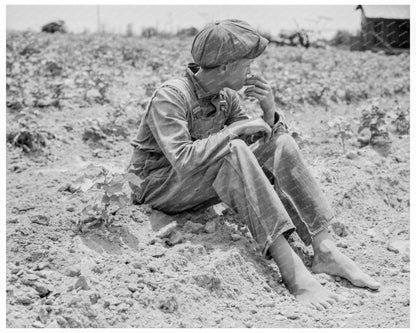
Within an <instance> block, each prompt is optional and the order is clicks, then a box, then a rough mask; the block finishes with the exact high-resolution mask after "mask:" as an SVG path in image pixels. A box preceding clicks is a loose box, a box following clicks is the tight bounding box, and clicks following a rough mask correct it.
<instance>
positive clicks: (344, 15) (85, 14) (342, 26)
mask: <svg viewBox="0 0 416 333" xmlns="http://www.w3.org/2000/svg"><path fill="white" fill-rule="evenodd" d="M355 8H356V6H353V5H336V6H329V5H325V6H321V5H308V6H301V5H296V6H287V5H279V6H277V5H276V6H270V5H267V6H266V5H262V6H258V5H223V6H218V5H216V6H207V5H163V6H162V5H157V6H149V5H141V6H131V5H118V6H117V5H103V6H91V5H82V6H78V5H70V6H69V5H68V6H63V5H49V6H44V5H36V6H28V5H19V6H17V5H9V6H7V24H6V27H7V29H8V30H36V31H39V29H40V28H41V27H42V25H43V24H45V23H47V22H49V21H53V20H63V21H65V23H66V25H67V27H68V30H69V31H70V32H74V33H82V32H97V31H99V32H110V33H120V34H124V33H126V31H129V32H130V33H133V34H140V33H141V32H142V30H143V29H145V28H147V27H153V28H155V29H157V30H158V31H159V32H165V33H177V32H178V31H179V30H181V29H184V28H189V27H195V28H197V29H200V28H202V27H203V26H204V25H205V24H206V23H208V22H210V21H214V20H220V19H226V18H237V19H242V20H246V21H247V22H249V23H250V24H251V25H252V26H254V27H256V28H257V29H259V30H262V31H265V32H268V33H270V34H271V35H277V34H278V33H279V32H281V31H282V30H298V29H305V30H309V31H310V34H311V35H314V36H315V37H316V38H331V37H332V36H333V35H334V34H335V33H336V32H337V31H338V30H346V31H349V32H352V33H354V32H356V31H357V30H359V28H360V12H359V11H357V10H355Z"/></svg>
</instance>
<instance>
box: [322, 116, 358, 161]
mask: <svg viewBox="0 0 416 333" xmlns="http://www.w3.org/2000/svg"><path fill="white" fill-rule="evenodd" d="M328 126H329V128H330V133H332V135H333V136H334V137H335V138H340V139H341V143H342V150H343V152H344V154H345V153H346V151H345V141H346V140H348V139H351V138H352V136H353V132H352V130H351V123H350V122H348V121H347V120H345V118H343V117H338V118H335V119H334V120H331V121H329V122H328Z"/></svg>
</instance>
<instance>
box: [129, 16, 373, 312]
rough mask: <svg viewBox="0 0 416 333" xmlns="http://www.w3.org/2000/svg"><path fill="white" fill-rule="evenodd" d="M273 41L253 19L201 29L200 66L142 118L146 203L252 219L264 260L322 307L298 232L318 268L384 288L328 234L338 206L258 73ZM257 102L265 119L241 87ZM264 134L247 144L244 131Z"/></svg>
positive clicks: (196, 55)
mask: <svg viewBox="0 0 416 333" xmlns="http://www.w3.org/2000/svg"><path fill="white" fill-rule="evenodd" d="M267 44H268V42H267V40H266V39H265V38H263V37H261V36H260V35H259V34H258V33H257V32H256V31H255V30H254V29H253V28H252V27H251V26H250V25H248V24H247V23H246V22H243V21H239V20H224V21H220V22H216V23H214V24H210V25H208V26H207V27H205V28H204V29H203V30H202V31H200V32H199V33H198V34H197V35H196V37H195V38H194V41H193V44H192V51H191V53H192V56H193V59H194V61H195V63H196V64H189V65H188V68H187V71H186V75H185V76H184V77H181V78H178V79H173V80H169V81H167V82H165V83H163V84H162V85H161V86H160V87H159V88H158V89H157V90H156V91H155V92H154V94H153V96H152V98H151V101H150V102H149V105H148V107H147V110H146V113H145V115H144V117H143V119H142V121H141V124H140V127H139V131H138V134H137V137H136V138H135V139H134V140H133V142H132V144H133V146H134V152H133V156H132V160H131V164H130V166H129V171H130V172H133V173H135V174H136V175H137V176H139V177H140V178H141V179H142V180H143V182H142V184H141V186H134V185H131V186H132V189H133V197H134V199H135V202H136V203H138V204H142V203H146V204H149V205H150V206H151V207H153V208H155V209H158V210H161V211H163V212H165V213H168V214H174V213H179V212H182V211H185V210H189V209H193V208H197V207H205V206H206V207H208V206H210V205H213V204H216V203H219V202H224V203H226V204H227V205H228V206H229V207H231V208H232V209H233V210H234V211H236V212H237V213H238V216H239V217H240V218H241V219H242V220H243V221H244V223H245V224H246V225H247V227H248V228H249V230H250V232H251V234H252V236H253V238H254V239H255V240H256V241H257V242H258V244H259V245H260V246H261V248H262V249H263V251H262V253H263V255H264V256H265V257H269V256H271V257H272V258H273V259H274V260H275V261H276V263H277V265H278V267H279V270H280V272H281V274H282V277H283V281H284V283H285V285H286V286H287V288H288V289H289V291H290V292H291V293H292V294H294V295H295V296H296V297H297V298H298V299H299V300H301V301H303V302H306V303H309V304H312V305H313V306H315V307H316V308H318V309H323V308H327V307H329V306H330V305H331V304H333V303H334V302H335V301H336V300H337V299H338V297H337V295H335V294H333V293H331V292H330V291H328V290H327V289H325V288H324V287H322V286H321V284H320V283H319V282H318V281H316V280H315V279H314V277H313V276H312V274H311V273H310V272H309V271H308V270H307V269H306V267H305V266H304V265H303V262H302V261H301V260H300V258H299V257H298V256H297V255H296V254H295V253H294V251H293V250H292V249H291V247H290V246H289V244H288V242H287V237H288V236H289V235H290V234H291V233H292V232H293V231H295V230H296V231H297V232H298V234H299V235H300V237H301V238H302V239H303V241H304V242H305V243H306V244H312V247H313V250H314V260H313V265H312V271H313V272H315V273H327V274H331V275H336V276H341V277H344V278H346V279H348V280H349V281H350V282H351V283H353V284H354V285H356V286H358V287H368V288H371V289H378V288H379V287H380V284H379V283H378V282H377V281H375V280H374V279H373V278H371V277H370V276H369V275H367V274H365V273H364V272H362V271H361V270H360V269H359V268H358V266H357V265H356V264H355V263H354V262H353V261H352V260H351V259H349V258H348V257H346V256H345V255H344V254H342V253H341V252H340V251H339V250H338V248H337V247H336V245H335V243H334V240H333V239H332V237H331V234H330V232H329V230H328V227H329V225H330V223H331V220H332V219H333V212H332V210H331V208H330V206H329V204H328V202H327V200H326V199H325V197H324V195H323V193H322V191H321V190H320V188H319V186H318V184H317V183H316V181H315V179H314V178H313V176H312V174H311V173H310V171H309V170H308V168H307V166H306V164H305V162H304V160H303V158H302V156H301V154H300V151H299V149H298V147H297V145H296V143H295V141H294V140H293V139H292V137H291V136H290V135H288V134H286V133H285V125H284V124H283V121H282V117H281V115H280V114H279V113H278V111H277V110H276V106H275V103H274V97H273V93H272V89H271V87H270V85H269V84H268V83H267V82H266V81H265V80H264V79H263V78H262V77H261V76H259V75H251V74H250V64H251V63H252V61H253V59H255V58H256V57H258V56H259V55H260V54H261V53H262V52H263V51H264V50H265V48H266V46H267ZM245 85H246V86H248V88H247V89H246V91H245V93H246V95H247V96H249V97H252V98H255V99H257V100H258V101H259V105H260V107H261V109H262V111H263V117H262V118H257V119H251V118H250V117H249V116H248V115H247V114H246V113H245V112H244V111H243V110H242V109H241V107H240V103H239V98H238V95H237V93H236V91H238V90H240V89H241V88H242V87H243V86H245ZM259 132H262V133H264V136H265V139H264V140H257V141H256V142H254V143H253V144H247V143H246V142H245V141H243V140H242V139H241V137H243V136H245V137H247V136H252V135H254V134H257V133H259Z"/></svg>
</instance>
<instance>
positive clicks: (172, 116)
mask: <svg viewBox="0 0 416 333" xmlns="http://www.w3.org/2000/svg"><path fill="white" fill-rule="evenodd" d="M146 118H147V119H146V120H147V122H148V125H149V128H150V130H151V131H152V134H153V135H154V137H155V139H156V141H157V143H158V145H159V147H160V148H161V150H162V151H163V153H164V155H165V156H166V158H167V159H168V160H169V162H170V163H171V164H172V166H173V168H175V170H177V171H178V172H179V173H180V174H189V173H194V172H197V171H198V170H199V169H200V168H201V167H206V166H208V165H209V164H211V163H213V162H215V161H217V160H218V159H220V158H222V157H224V156H225V155H227V154H228V153H229V152H230V148H229V147H228V145H227V144H228V143H229V142H230V140H231V139H232V138H233V137H234V136H233V135H232V133H231V132H230V131H229V130H228V129H227V128H225V129H224V130H222V131H220V132H218V133H215V134H212V135H210V136H209V137H207V138H205V139H202V140H196V141H192V139H191V135H190V133H189V129H188V121H187V117H186V105H185V101H184V100H183V98H182V97H181V96H179V95H178V94H177V93H176V92H175V91H174V90H173V89H171V88H169V87H163V88H161V89H159V91H158V92H157V93H156V95H155V96H154V98H153V100H152V101H151V105H150V107H149V110H148V112H147V114H146Z"/></svg>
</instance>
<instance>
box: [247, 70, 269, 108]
mask: <svg viewBox="0 0 416 333" xmlns="http://www.w3.org/2000/svg"><path fill="white" fill-rule="evenodd" d="M245 85H246V86H249V87H248V88H247V89H246V90H245V91H244V93H245V95H246V96H248V97H254V98H256V99H257V100H258V101H259V102H260V107H261V108H262V110H263V112H264V113H267V112H274V111H275V105H274V96H273V91H272V87H271V86H270V85H269V83H268V82H267V81H266V80H265V79H263V78H262V77H260V76H258V75H254V74H253V75H251V76H250V77H248V78H247V80H246V83H245Z"/></svg>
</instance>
